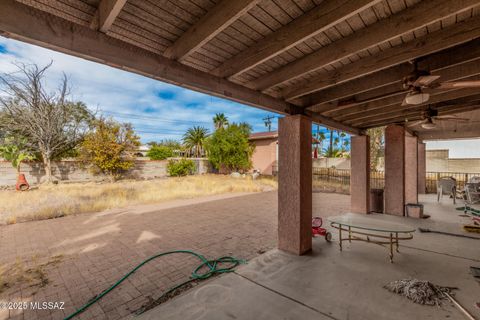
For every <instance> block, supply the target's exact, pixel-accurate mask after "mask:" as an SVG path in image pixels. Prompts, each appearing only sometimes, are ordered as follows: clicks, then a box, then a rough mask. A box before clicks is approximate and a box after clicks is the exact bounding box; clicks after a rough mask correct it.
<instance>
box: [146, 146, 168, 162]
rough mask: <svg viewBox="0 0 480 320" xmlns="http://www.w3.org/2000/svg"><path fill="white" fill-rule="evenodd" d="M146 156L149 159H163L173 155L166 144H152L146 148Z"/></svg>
mask: <svg viewBox="0 0 480 320" xmlns="http://www.w3.org/2000/svg"><path fill="white" fill-rule="evenodd" d="M147 157H149V158H150V159H151V160H165V159H167V158H170V157H173V150H172V149H171V148H169V147H166V146H153V147H151V148H150V150H148V152H147Z"/></svg>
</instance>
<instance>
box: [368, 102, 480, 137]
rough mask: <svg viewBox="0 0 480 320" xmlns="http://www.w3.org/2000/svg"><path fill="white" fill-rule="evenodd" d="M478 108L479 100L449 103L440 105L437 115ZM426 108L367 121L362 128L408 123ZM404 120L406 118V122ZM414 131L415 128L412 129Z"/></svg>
mask: <svg viewBox="0 0 480 320" xmlns="http://www.w3.org/2000/svg"><path fill="white" fill-rule="evenodd" d="M477 109H480V102H478V101H477V102H475V103H472V104H466V105H450V106H445V107H442V108H441V109H439V110H438V115H440V116H446V115H453V114H456V113H461V112H467V111H472V110H477ZM425 110H427V108H426V107H423V108H422V109H419V110H415V111H411V112H408V113H405V114H403V115H399V116H394V117H390V118H388V119H384V120H379V121H374V122H370V123H367V124H365V125H364V126H363V128H364V129H369V128H375V127H381V126H386V125H389V124H400V123H403V124H408V123H409V122H410V123H411V122H414V121H418V120H422V119H423V115H422V112H423V111H425ZM405 120H408V121H407V122H406V121H405ZM413 131H414V132H415V130H414V129H413Z"/></svg>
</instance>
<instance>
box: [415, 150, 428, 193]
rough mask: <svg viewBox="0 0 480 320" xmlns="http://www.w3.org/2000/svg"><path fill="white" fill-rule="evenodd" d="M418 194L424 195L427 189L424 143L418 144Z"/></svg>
mask: <svg viewBox="0 0 480 320" xmlns="http://www.w3.org/2000/svg"><path fill="white" fill-rule="evenodd" d="M417 155H418V160H417V162H418V174H417V178H418V183H417V185H418V193H421V194H423V193H425V192H426V189H427V155H426V150H425V142H418V149H417Z"/></svg>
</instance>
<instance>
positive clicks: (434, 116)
mask: <svg viewBox="0 0 480 320" xmlns="http://www.w3.org/2000/svg"><path fill="white" fill-rule="evenodd" d="M452 120H454V121H469V119H467V118H460V117H456V116H448V115H445V116H440V115H438V110H435V109H432V108H430V107H429V108H428V109H427V110H425V111H423V112H422V120H419V121H415V122H412V123H408V122H407V125H408V126H409V127H415V126H421V127H422V128H423V129H427V130H430V129H435V128H436V126H437V122H438V121H452Z"/></svg>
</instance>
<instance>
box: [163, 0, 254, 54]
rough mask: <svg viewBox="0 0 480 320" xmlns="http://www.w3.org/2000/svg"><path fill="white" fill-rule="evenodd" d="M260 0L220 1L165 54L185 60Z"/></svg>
mask: <svg viewBox="0 0 480 320" xmlns="http://www.w3.org/2000/svg"><path fill="white" fill-rule="evenodd" d="M258 2H260V0H234V1H231V0H222V1H220V3H218V4H217V5H216V6H215V7H213V9H211V10H209V11H208V12H207V13H206V14H205V15H204V16H203V17H202V18H201V19H200V20H199V21H198V22H196V23H195V24H194V25H193V26H191V27H190V28H189V29H188V30H187V31H185V33H183V34H182V35H181V36H180V38H178V39H177V40H176V41H175V43H174V44H173V45H172V46H170V47H169V48H167V49H166V50H165V52H164V56H165V57H167V58H169V59H174V60H179V61H182V60H184V59H185V58H186V57H187V56H188V55H190V54H192V53H193V52H195V50H197V49H198V48H200V47H201V46H203V45H204V44H205V43H207V42H208V41H210V40H211V39H212V38H214V37H215V36H216V35H217V34H219V33H220V32H222V31H223V30H225V29H226V28H227V27H228V26H230V25H231V24H232V23H233V22H234V21H235V20H237V19H238V18H240V17H241V16H242V15H244V14H245V13H246V12H247V11H249V10H250V9H252V8H253V7H254V6H256V5H257V4H258Z"/></svg>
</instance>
